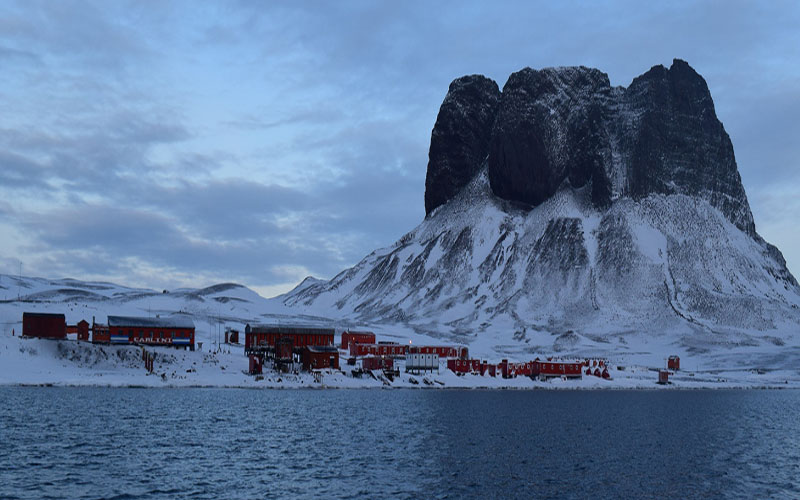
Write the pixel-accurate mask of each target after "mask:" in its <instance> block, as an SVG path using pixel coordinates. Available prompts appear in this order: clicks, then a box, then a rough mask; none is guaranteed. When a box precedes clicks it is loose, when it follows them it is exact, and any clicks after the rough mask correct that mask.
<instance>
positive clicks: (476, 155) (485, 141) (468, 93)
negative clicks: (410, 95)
mask: <svg viewBox="0 0 800 500" xmlns="http://www.w3.org/2000/svg"><path fill="white" fill-rule="evenodd" d="M499 102H500V89H499V88H498V86H497V83H495V82H494V81H493V80H491V79H489V78H486V77H485V76H482V75H470V76H463V77H461V78H457V79H456V80H453V82H452V83H451V84H450V89H449V90H448V92H447V96H445V98H444V102H442V106H441V107H440V108H439V115H438V116H437V117H436V125H434V127H433V132H432V133H431V147H430V151H429V153H428V172H427V177H426V179H425V214H426V215H427V214H430V213H431V212H432V211H433V210H434V209H435V208H436V207H438V206H439V205H442V204H444V203H446V202H447V201H448V200H450V199H451V198H453V197H454V196H455V195H456V194H458V192H459V191H461V189H462V188H463V187H464V186H466V185H467V184H468V183H469V181H470V180H471V179H472V178H473V177H474V176H475V174H476V173H477V171H478V170H479V169H480V167H481V165H482V164H483V161H484V160H485V159H486V155H487V154H488V153H489V140H490V138H491V133H492V125H493V124H494V119H495V114H496V112H497V106H498V104H499Z"/></svg>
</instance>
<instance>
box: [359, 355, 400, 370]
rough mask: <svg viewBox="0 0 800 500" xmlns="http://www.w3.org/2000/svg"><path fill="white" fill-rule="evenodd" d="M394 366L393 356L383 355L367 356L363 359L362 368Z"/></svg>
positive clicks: (388, 367) (388, 368) (379, 368)
mask: <svg viewBox="0 0 800 500" xmlns="http://www.w3.org/2000/svg"><path fill="white" fill-rule="evenodd" d="M392 366H394V361H393V360H392V358H389V357H383V356H366V357H365V358H364V359H362V360H361V368H362V369H364V370H370V371H371V370H383V369H385V370H391V369H392Z"/></svg>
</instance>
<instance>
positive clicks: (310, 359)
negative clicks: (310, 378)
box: [302, 345, 339, 371]
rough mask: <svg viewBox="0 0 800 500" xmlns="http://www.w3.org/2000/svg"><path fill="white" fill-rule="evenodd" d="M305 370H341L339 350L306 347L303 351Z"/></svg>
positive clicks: (331, 347) (323, 347)
mask: <svg viewBox="0 0 800 500" xmlns="http://www.w3.org/2000/svg"><path fill="white" fill-rule="evenodd" d="M302 357H303V370H305V371H311V370H322V369H325V368H333V369H335V370H338V369H339V349H337V348H336V347H334V346H332V345H331V346H306V347H305V348H304V349H303V355H302Z"/></svg>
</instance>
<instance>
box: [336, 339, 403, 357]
mask: <svg viewBox="0 0 800 500" xmlns="http://www.w3.org/2000/svg"><path fill="white" fill-rule="evenodd" d="M407 351H408V346H406V345H403V344H396V343H380V344H355V343H352V342H351V343H350V355H351V356H393V357H401V356H405V355H406V352H407Z"/></svg>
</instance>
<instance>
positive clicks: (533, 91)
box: [279, 60, 800, 350]
mask: <svg viewBox="0 0 800 500" xmlns="http://www.w3.org/2000/svg"><path fill="white" fill-rule="evenodd" d="M425 208H426V217H425V220H424V221H423V222H422V223H421V224H420V225H419V226H418V227H417V228H416V229H414V230H413V231H411V232H410V233H408V234H406V235H405V236H404V237H403V238H402V239H400V240H399V241H398V242H397V243H395V244H394V245H392V246H391V247H389V248H385V249H381V250H376V251H375V252H373V253H372V254H370V255H368V256H367V257H366V258H365V259H364V260H362V261H361V262H360V263H358V264H357V265H356V266H355V267H353V268H351V269H348V270H345V271H343V272H342V273H340V274H339V275H337V276H336V277H334V278H333V279H331V280H330V281H308V282H304V283H303V284H302V285H300V286H298V288H297V289H295V290H293V291H292V292H290V293H288V294H286V295H285V296H282V297H280V298H279V300H280V301H281V302H282V303H283V304H284V305H285V306H287V307H289V308H303V309H313V310H315V311H317V312H319V313H320V314H325V315H334V316H341V317H348V318H351V319H357V320H360V321H370V322H396V323H405V324H408V325H411V326H412V327H414V328H415V329H417V330H418V331H424V332H428V333H430V334H433V335H441V336H452V337H455V338H462V339H465V340H467V339H469V338H472V339H473V340H474V339H475V338H479V337H480V335H481V334H482V332H487V331H493V332H498V331H503V332H506V333H505V335H506V336H507V337H508V339H509V341H512V339H513V341H516V342H531V339H534V340H533V342H534V343H538V344H541V343H543V342H552V345H553V347H554V348H556V350H559V349H568V348H569V346H570V345H575V344H576V343H580V342H582V341H587V339H588V341H592V342H609V341H617V342H622V343H625V342H626V339H630V338H631V335H632V334H639V333H643V334H646V335H650V336H654V337H658V336H659V335H661V336H663V335H665V334H669V337H670V339H672V340H673V341H674V342H677V343H680V344H682V345H684V346H685V347H687V348H696V349H706V348H708V347H709V346H710V345H719V344H724V345H744V346H747V345H759V344H761V343H765V342H766V343H768V344H780V343H783V342H786V339H788V338H794V335H796V333H795V332H796V330H797V325H798V324H800V312H799V311H798V307H799V306H800V287H798V284H797V282H796V281H795V279H794V277H793V276H792V275H791V274H790V273H789V271H788V270H787V268H786V264H785V262H784V260H783V257H782V256H781V254H780V251H778V249H776V248H775V247H773V246H771V245H769V244H768V243H766V242H765V241H764V240H763V239H762V238H761V237H760V236H759V235H758V234H757V233H756V230H755V225H754V223H753V217H752V214H751V212H750V207H749V205H748V202H747V197H746V195H745V191H744V188H743V186H742V183H741V178H740V176H739V173H738V169H737V166H736V160H735V157H734V153H733V146H732V144H731V141H730V138H729V137H728V135H727V133H726V132H725V129H724V127H723V125H722V123H720V121H719V120H718V119H717V117H716V113H715V111H714V103H713V100H712V98H711V94H710V92H709V90H708V87H707V85H706V82H705V81H704V80H703V78H702V77H701V76H700V75H699V74H697V72H695V71H694V70H693V69H692V68H691V67H690V66H689V65H688V64H687V63H686V62H684V61H681V60H675V61H674V62H673V64H672V66H671V67H670V68H665V67H663V66H655V67H653V68H652V69H650V70H649V71H648V72H646V73H645V74H643V75H641V76H639V77H637V78H635V79H634V80H633V82H631V84H630V85H629V86H628V87H627V88H623V87H611V85H610V83H609V79H608V76H607V75H606V74H604V73H602V72H600V71H598V70H596V69H590V68H585V67H569V68H547V69H542V70H533V69H530V68H525V69H523V70H521V71H519V72H516V73H514V74H512V75H511V76H510V77H509V79H508V81H507V82H506V83H505V85H504V86H503V89H502V92H501V91H499V90H498V86H497V85H496V84H495V83H494V82H493V81H491V80H490V79H488V78H485V77H483V76H479V75H472V76H466V77H462V78H459V79H457V80H455V81H453V83H452V84H451V85H450V89H449V91H448V93H447V96H446V97H445V99H444V102H443V103H442V106H441V108H440V110H439V115H438V117H437V120H436V124H435V126H434V129H433V132H432V134H431V146H430V153H429V163H428V171H427V178H426V190H425Z"/></svg>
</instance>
